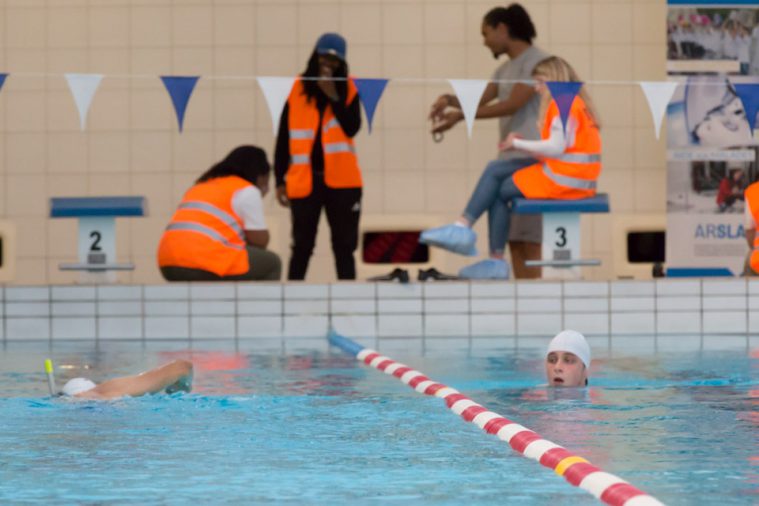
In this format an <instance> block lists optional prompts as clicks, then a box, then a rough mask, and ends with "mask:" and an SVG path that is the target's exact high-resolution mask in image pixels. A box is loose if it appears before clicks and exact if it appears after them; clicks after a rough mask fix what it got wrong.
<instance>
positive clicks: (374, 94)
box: [353, 79, 389, 133]
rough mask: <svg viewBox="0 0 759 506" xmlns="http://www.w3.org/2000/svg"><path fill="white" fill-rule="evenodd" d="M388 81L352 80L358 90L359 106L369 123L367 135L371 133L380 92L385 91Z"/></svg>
mask: <svg viewBox="0 0 759 506" xmlns="http://www.w3.org/2000/svg"><path fill="white" fill-rule="evenodd" d="M388 81H389V79H354V80H353V82H354V83H355V85H356V88H358V96H359V98H360V99H361V104H362V105H363V106H364V112H365V113H366V121H367V123H369V133H372V119H373V118H374V111H375V109H376V108H377V103H378V102H379V99H380V97H381V96H382V92H383V91H385V86H387V83H388Z"/></svg>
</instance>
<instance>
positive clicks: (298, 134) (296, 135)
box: [290, 128, 315, 140]
mask: <svg viewBox="0 0 759 506" xmlns="http://www.w3.org/2000/svg"><path fill="white" fill-rule="evenodd" d="M314 137H315V134H314V131H313V130H309V129H308V128H294V129H292V130H290V138H291V139H298V140H301V139H313V138H314Z"/></svg>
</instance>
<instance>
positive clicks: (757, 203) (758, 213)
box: [744, 183, 759, 274]
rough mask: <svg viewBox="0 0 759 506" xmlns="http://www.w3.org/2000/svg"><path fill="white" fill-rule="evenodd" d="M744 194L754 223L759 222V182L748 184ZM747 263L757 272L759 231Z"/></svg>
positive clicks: (758, 272) (758, 271)
mask: <svg viewBox="0 0 759 506" xmlns="http://www.w3.org/2000/svg"><path fill="white" fill-rule="evenodd" d="M744 195H745V199H746V205H747V206H749V209H751V215H752V216H753V217H754V223H757V224H759V183H752V184H750V185H749V186H748V188H746V191H745V193H744ZM749 265H750V266H751V270H753V271H754V272H755V273H757V274H759V233H757V234H755V235H754V251H752V252H751V259H750V260H749Z"/></svg>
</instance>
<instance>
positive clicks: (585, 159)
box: [513, 95, 601, 200]
mask: <svg viewBox="0 0 759 506" xmlns="http://www.w3.org/2000/svg"><path fill="white" fill-rule="evenodd" d="M557 116H559V107H558V106H557V105H556V102H555V101H553V100H552V101H551V103H550V105H549V106H548V110H547V111H546V118H545V122H544V123H543V132H542V133H541V135H542V138H543V139H548V138H549V137H550V134H551V123H552V122H553V120H554V118H556V117H557ZM569 122H574V124H575V138H574V143H573V144H572V145H571V146H569V147H568V148H567V149H566V150H565V151H564V153H562V154H561V155H559V156H557V157H556V158H544V159H543V160H542V161H541V163H538V164H535V165H531V166H529V167H526V168H524V169H521V170H519V171H517V172H516V173H515V174H514V176H513V178H514V183H515V184H516V186H517V188H519V190H520V191H521V192H522V193H523V194H524V196H525V197H527V198H528V199H560V200H572V199H584V198H588V197H592V196H594V195H595V194H596V180H597V179H598V176H599V174H600V173H601V135H600V134H599V132H598V127H597V126H596V125H595V123H594V122H593V119H592V118H591V116H590V114H589V113H588V110H587V108H586V107H585V101H584V100H583V99H582V98H580V96H579V95H578V96H576V97H575V99H574V102H572V107H571V108H570V110H569V117H568V118H567V123H569ZM571 141H572V139H568V141H567V143H569V142H571Z"/></svg>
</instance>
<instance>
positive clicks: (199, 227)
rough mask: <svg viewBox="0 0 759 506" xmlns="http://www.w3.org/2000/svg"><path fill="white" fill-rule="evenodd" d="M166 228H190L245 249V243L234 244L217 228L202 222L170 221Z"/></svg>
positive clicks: (225, 243) (233, 247)
mask: <svg viewBox="0 0 759 506" xmlns="http://www.w3.org/2000/svg"><path fill="white" fill-rule="evenodd" d="M166 230H190V231H192V232H198V233H200V234H203V235H206V236H208V237H210V238H211V239H213V240H214V241H217V242H220V243H222V244H223V245H224V246H226V247H228V248H232V249H239V250H244V249H245V246H244V245H240V244H232V243H231V242H229V241H227V240H226V239H225V238H224V237H223V236H222V235H221V234H220V233H218V232H217V231H216V230H214V229H212V228H210V227H206V226H205V225H201V224H200V223H190V222H186V221H180V222H175V223H169V226H168V227H166Z"/></svg>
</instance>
